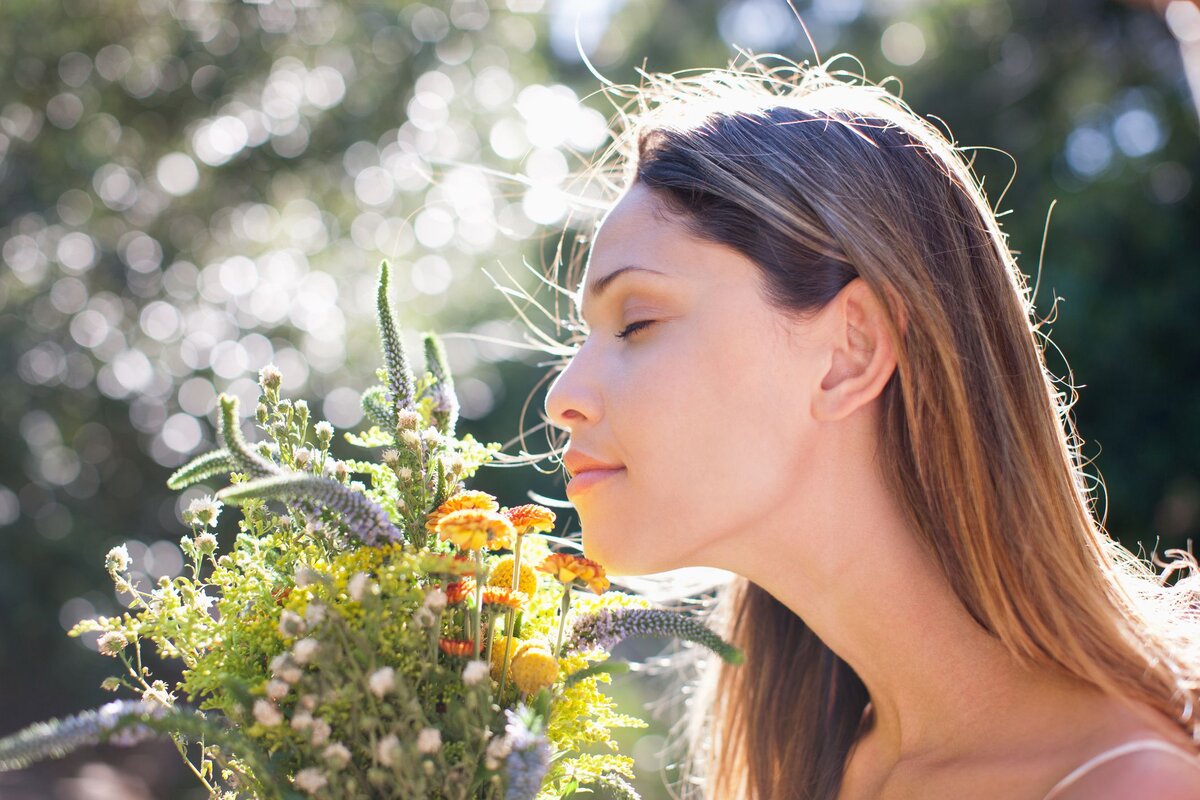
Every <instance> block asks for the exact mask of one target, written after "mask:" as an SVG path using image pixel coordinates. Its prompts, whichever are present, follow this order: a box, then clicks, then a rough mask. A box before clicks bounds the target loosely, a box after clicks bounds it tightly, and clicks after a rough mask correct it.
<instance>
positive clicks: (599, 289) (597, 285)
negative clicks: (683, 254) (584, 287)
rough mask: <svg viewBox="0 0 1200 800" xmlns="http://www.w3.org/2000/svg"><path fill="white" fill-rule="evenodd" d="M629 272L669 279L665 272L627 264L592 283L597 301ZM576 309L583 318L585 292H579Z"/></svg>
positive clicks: (593, 293) (593, 294)
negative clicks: (618, 279) (661, 276)
mask: <svg viewBox="0 0 1200 800" xmlns="http://www.w3.org/2000/svg"><path fill="white" fill-rule="evenodd" d="M627 272H649V273H651V274H652V275H663V276H666V277H669V276H667V275H666V273H665V272H659V271H658V270H656V269H651V268H650V267H643V266H639V265H637V264H627V265H626V266H624V267H621V268H620V269H614V270H613V271H612V272H610V273H608V274H607V275H605V276H604V277H603V278H599V279H598V280H596V281H595V282H594V283H592V296H593V297H595V298H596V299H597V300H599V299H600V297H601V296H602V295H603V294H604V292H605V291H606V290H607V289H608V287H609V286H611V285H612V283H613V281H615V280H616V279H617V278H619V277H620V276H622V275H624V274H625V273H627ZM575 308H576V310H577V311H578V312H579V315H580V316H581V317H582V316H583V292H582V291H580V292H579V295H578V297H577V299H576V303H575Z"/></svg>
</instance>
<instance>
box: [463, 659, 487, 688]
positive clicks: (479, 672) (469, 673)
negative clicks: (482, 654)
mask: <svg viewBox="0 0 1200 800" xmlns="http://www.w3.org/2000/svg"><path fill="white" fill-rule="evenodd" d="M490 673H491V667H490V666H489V665H488V662H486V661H482V660H474V661H468V662H467V665H466V666H465V667H463V671H462V679H463V683H465V684H466V685H467V686H476V685H478V684H480V683H482V682H483V681H485V680H487V678H488V675H489V674H490Z"/></svg>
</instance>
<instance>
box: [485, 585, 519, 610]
mask: <svg viewBox="0 0 1200 800" xmlns="http://www.w3.org/2000/svg"><path fill="white" fill-rule="evenodd" d="M528 600H529V596H528V595H527V594H525V593H524V592H522V591H520V590H519V589H518V590H517V591H513V590H512V589H510V588H508V587H505V586H485V587H483V604H484V605H485V606H504V607H505V608H511V609H512V610H513V611H520V610H521V609H522V608H523V607H524V606H525V603H526V602H528Z"/></svg>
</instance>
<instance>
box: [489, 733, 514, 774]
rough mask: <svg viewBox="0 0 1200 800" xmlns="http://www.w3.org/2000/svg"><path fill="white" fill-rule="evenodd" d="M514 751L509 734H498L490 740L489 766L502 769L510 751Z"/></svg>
mask: <svg viewBox="0 0 1200 800" xmlns="http://www.w3.org/2000/svg"><path fill="white" fill-rule="evenodd" d="M511 751H512V742H511V741H510V740H509V738H508V737H507V736H497V737H496V738H494V739H492V740H491V741H490V742H488V746H487V751H486V752H487V764H486V766H487V768H488V769H492V770H495V769H500V765H501V763H502V762H503V761H504V759H506V758H508V754H509V752H511Z"/></svg>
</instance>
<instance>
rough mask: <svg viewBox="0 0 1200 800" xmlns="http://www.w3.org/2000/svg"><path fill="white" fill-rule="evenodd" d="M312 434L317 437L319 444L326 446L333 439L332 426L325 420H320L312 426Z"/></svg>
mask: <svg viewBox="0 0 1200 800" xmlns="http://www.w3.org/2000/svg"><path fill="white" fill-rule="evenodd" d="M313 433H314V434H316V436H317V441H318V442H320V443H321V444H328V443H329V440H330V439H332V438H333V426H332V425H330V424H329V423H328V422H326V421H325V420H321V421H320V422H318V423H317V424H316V425H313Z"/></svg>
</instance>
